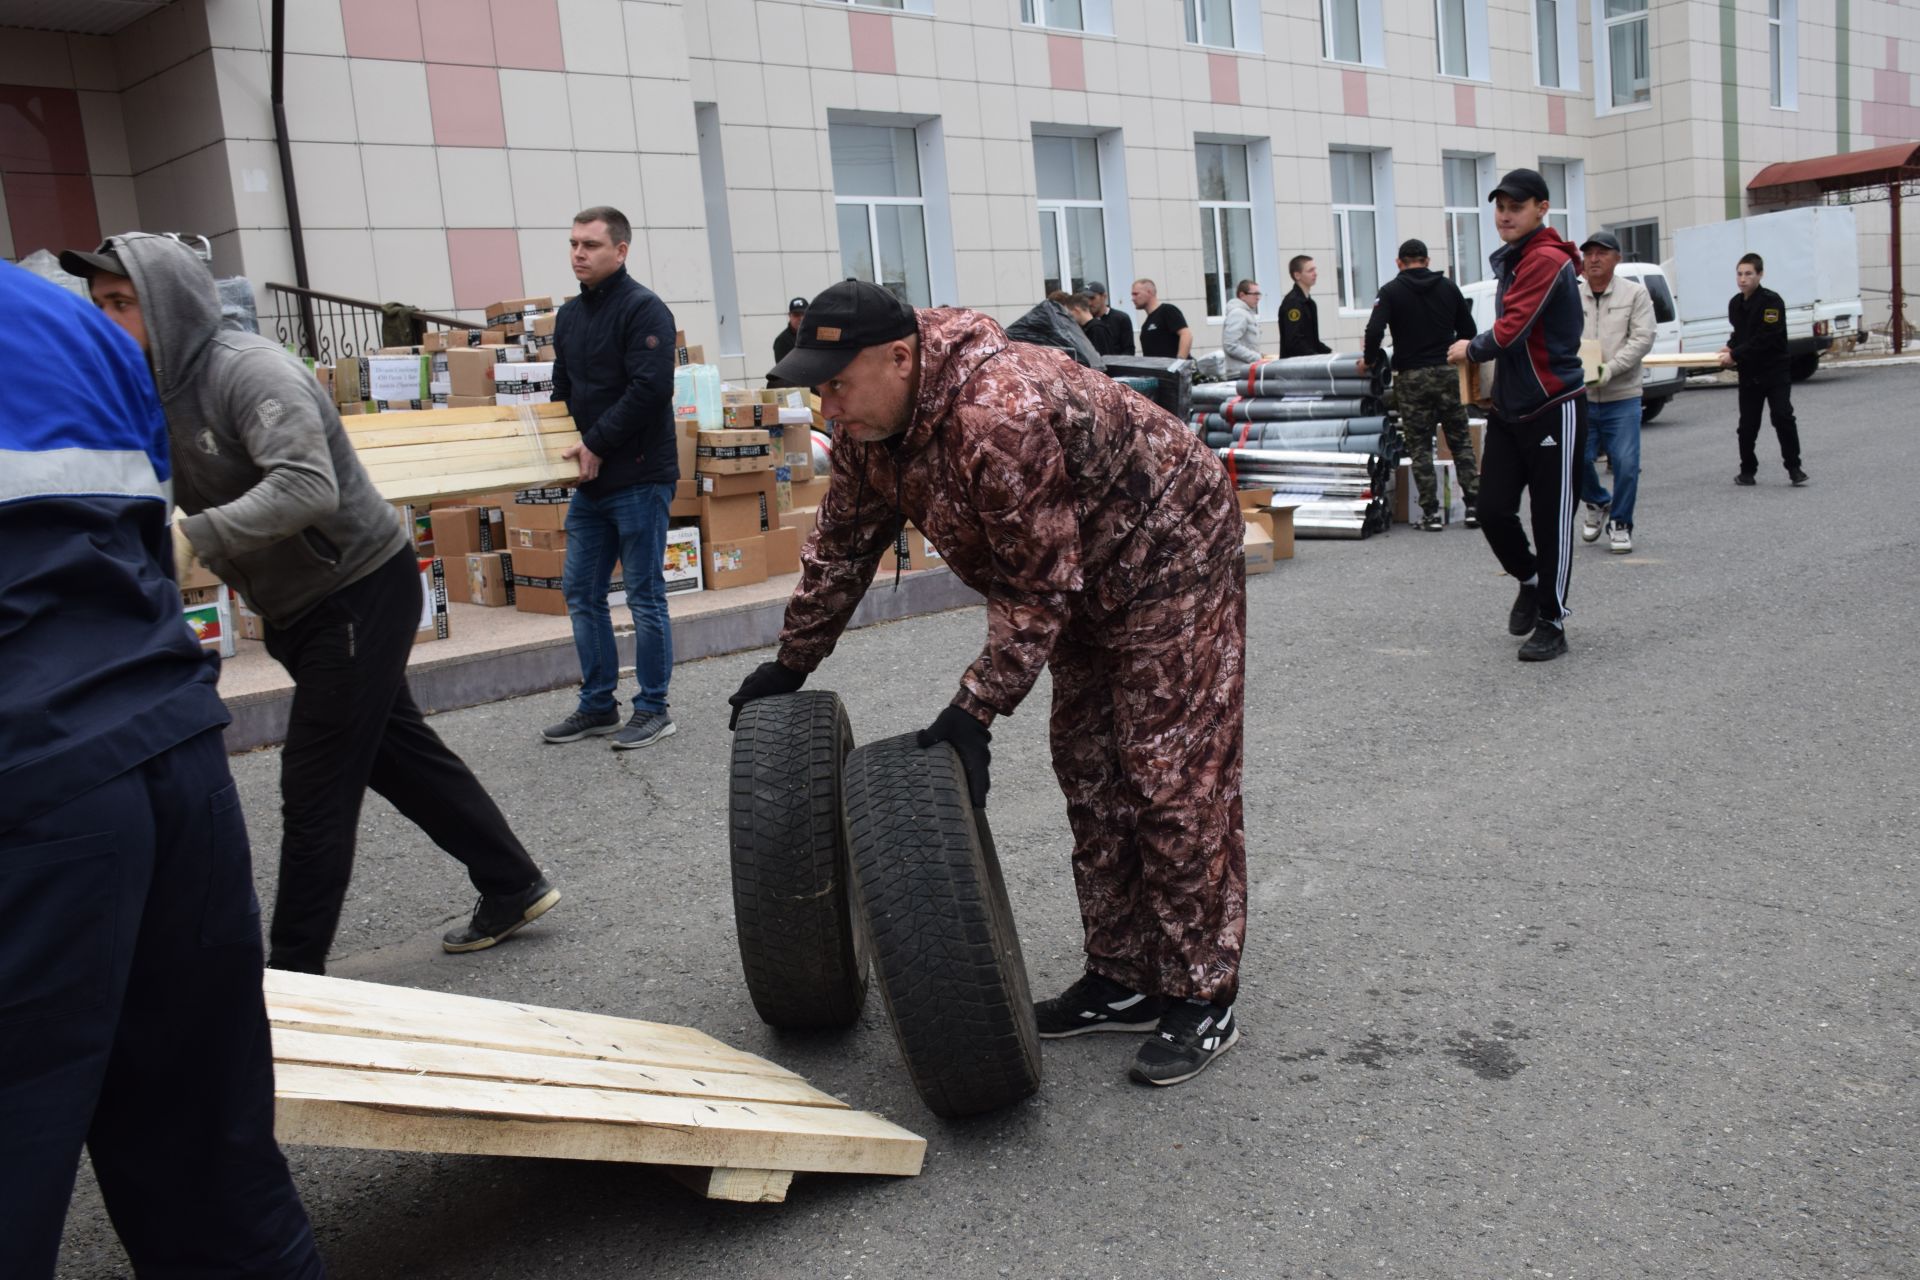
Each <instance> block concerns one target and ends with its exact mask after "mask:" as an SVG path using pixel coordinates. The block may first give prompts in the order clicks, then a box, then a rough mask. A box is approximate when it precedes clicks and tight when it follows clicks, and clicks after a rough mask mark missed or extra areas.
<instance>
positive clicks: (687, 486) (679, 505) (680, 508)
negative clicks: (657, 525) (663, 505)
mask: <svg viewBox="0 0 1920 1280" xmlns="http://www.w3.org/2000/svg"><path fill="white" fill-rule="evenodd" d="M667 518H668V519H670V520H698V519H699V518H700V491H699V489H698V488H696V487H695V485H694V481H693V472H691V471H687V472H683V473H682V474H681V476H680V478H679V479H678V480H676V481H674V484H673V502H672V503H671V504H669V505H668V507H667Z"/></svg>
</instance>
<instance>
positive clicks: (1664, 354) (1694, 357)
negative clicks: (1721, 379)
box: [1640, 350, 1720, 369]
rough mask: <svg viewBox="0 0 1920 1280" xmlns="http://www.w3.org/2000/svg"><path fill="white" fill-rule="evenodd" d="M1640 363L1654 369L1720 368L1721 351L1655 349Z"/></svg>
mask: <svg viewBox="0 0 1920 1280" xmlns="http://www.w3.org/2000/svg"><path fill="white" fill-rule="evenodd" d="M1640 363H1641V364H1642V365H1644V366H1646V367H1648V368H1652V369H1718V368H1719V367H1720V353H1719V351H1717V350H1715V351H1655V352H1651V353H1649V354H1648V355H1646V356H1645V357H1643V358H1642V359H1641V361H1640Z"/></svg>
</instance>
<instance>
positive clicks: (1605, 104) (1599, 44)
mask: <svg viewBox="0 0 1920 1280" xmlns="http://www.w3.org/2000/svg"><path fill="white" fill-rule="evenodd" d="M1653 10H1654V4H1653V0H1647V7H1646V9H1645V10H1643V11H1641V12H1639V13H1631V14H1626V15H1624V16H1621V17H1617V18H1609V17H1607V0H1593V68H1594V74H1593V110H1594V114H1595V115H1602V116H1611V115H1623V114H1625V113H1627V112H1629V111H1650V110H1652V109H1653ZM1634 23H1640V24H1643V25H1644V27H1645V30H1646V39H1647V97H1646V101H1644V102H1623V103H1620V104H1619V105H1617V106H1616V105H1615V104H1614V101H1613V31H1614V28H1616V27H1624V26H1631V25H1633V24H1634Z"/></svg>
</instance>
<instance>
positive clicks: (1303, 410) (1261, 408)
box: [1195, 396, 1380, 422]
mask: <svg viewBox="0 0 1920 1280" xmlns="http://www.w3.org/2000/svg"><path fill="white" fill-rule="evenodd" d="M1379 408H1380V406H1379V403H1378V402H1377V401H1374V400H1371V399H1369V398H1367V397H1365V396H1354V397H1352V398H1350V399H1331V398H1328V399H1321V400H1311V399H1305V398H1301V399H1294V398H1291V397H1289V398H1288V399H1285V400H1277V399H1276V400H1269V399H1264V398H1260V399H1251V400H1250V399H1246V398H1244V397H1242V398H1240V399H1235V400H1229V401H1227V402H1226V403H1224V404H1221V405H1218V406H1216V407H1215V408H1214V410H1213V412H1212V413H1210V414H1208V415H1207V416H1208V417H1218V418H1223V419H1225V420H1226V421H1228V422H1311V421H1315V420H1324V419H1328V418H1364V417H1368V416H1370V415H1372V414H1374V413H1377V412H1379ZM1195 413H1196V414H1197V413H1198V410H1195Z"/></svg>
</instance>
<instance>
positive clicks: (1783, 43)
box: [1767, 0, 1800, 111]
mask: <svg viewBox="0 0 1920 1280" xmlns="http://www.w3.org/2000/svg"><path fill="white" fill-rule="evenodd" d="M1767 93H1768V105H1769V106H1771V107H1772V108H1773V110H1775V111H1798V110H1799V109H1800V0H1769V2H1768V6H1767Z"/></svg>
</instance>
